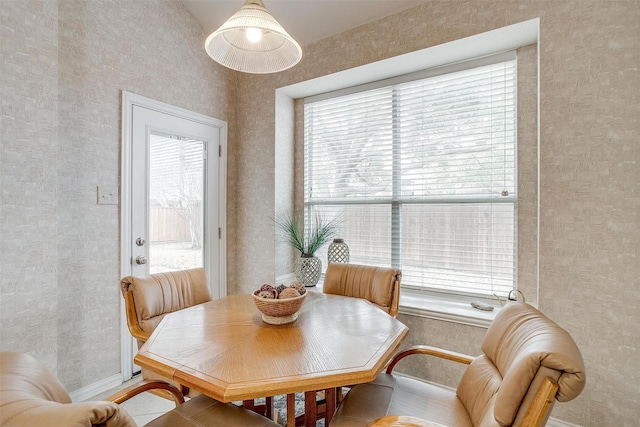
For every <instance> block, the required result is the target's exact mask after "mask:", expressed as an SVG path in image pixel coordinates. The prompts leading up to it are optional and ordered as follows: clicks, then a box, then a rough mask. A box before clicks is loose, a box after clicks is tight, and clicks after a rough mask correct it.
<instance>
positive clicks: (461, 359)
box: [387, 345, 475, 374]
mask: <svg viewBox="0 0 640 427" xmlns="http://www.w3.org/2000/svg"><path fill="white" fill-rule="evenodd" d="M413 354H427V355H430V356H436V357H439V358H441V359H447V360H452V361H454V362H458V363H464V364H466V365H468V364H470V363H471V362H473V360H474V359H475V357H471V356H468V355H466V354H462V353H456V352H455V351H449V350H444V349H441V348H437V347H431V346H428V345H416V346H413V347H409V348H407V349H405V350H403V351H401V352H399V353H398V354H396V355H395V356H394V357H393V359H391V362H390V363H389V366H387V374H390V373H391V371H393V368H394V367H395V366H396V364H397V363H398V362H399V361H400V360H402V359H404V358H405V357H407V356H411V355H413Z"/></svg>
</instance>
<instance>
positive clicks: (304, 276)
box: [275, 214, 339, 287]
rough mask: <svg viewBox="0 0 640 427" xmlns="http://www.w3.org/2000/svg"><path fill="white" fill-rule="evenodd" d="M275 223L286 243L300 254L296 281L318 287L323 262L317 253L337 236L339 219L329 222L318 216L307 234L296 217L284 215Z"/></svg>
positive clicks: (296, 268)
mask: <svg viewBox="0 0 640 427" xmlns="http://www.w3.org/2000/svg"><path fill="white" fill-rule="evenodd" d="M275 223H276V226H277V228H278V229H280V231H281V232H282V233H283V234H284V236H285V238H286V241H287V242H288V243H289V244H290V245H291V246H293V247H294V248H295V249H296V250H298V251H299V252H300V258H298V259H297V260H296V265H295V274H296V279H297V280H298V281H299V282H301V283H302V284H303V285H304V286H307V287H310V286H315V285H317V284H318V280H320V275H321V274H322V261H320V258H318V257H317V256H315V253H316V251H317V250H318V249H320V248H321V247H322V246H323V245H324V244H325V243H327V242H329V241H330V240H331V239H333V238H334V237H335V236H336V235H337V232H338V229H339V221H338V219H336V218H334V219H331V220H327V219H326V218H324V217H323V216H322V215H316V216H315V218H314V221H313V223H312V224H311V225H310V226H309V228H308V230H309V232H308V233H307V234H305V232H304V224H303V222H302V221H301V220H300V218H298V217H296V216H294V215H291V214H289V215H284V216H282V217H280V218H277V219H276V221H275Z"/></svg>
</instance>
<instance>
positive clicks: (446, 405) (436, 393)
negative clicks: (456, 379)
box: [330, 373, 473, 427]
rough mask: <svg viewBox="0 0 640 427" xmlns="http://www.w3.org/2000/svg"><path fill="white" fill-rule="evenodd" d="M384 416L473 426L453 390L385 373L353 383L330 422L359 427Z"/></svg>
mask: <svg viewBox="0 0 640 427" xmlns="http://www.w3.org/2000/svg"><path fill="white" fill-rule="evenodd" d="M386 415H410V416H413V417H418V418H422V419H425V420H429V421H433V422H436V423H440V424H444V425H450V426H456V427H473V425H472V424H471V420H470V419H469V415H468V414H467V411H466V410H465V408H464V406H463V405H462V402H460V400H459V399H458V397H457V396H456V392H455V390H451V389H448V388H445V387H442V386H438V385H435V384H430V383H427V382H423V381H419V380H416V379H413V378H408V377H403V376H399V375H389V374H387V373H382V374H380V375H379V376H378V377H377V378H376V379H375V380H374V381H373V382H371V383H367V384H359V385H356V386H354V387H353V388H352V389H351V390H350V391H349V393H347V395H346V396H345V398H344V400H343V401H342V403H341V404H340V407H339V408H338V410H337V411H336V414H335V415H334V417H333V419H332V420H331V424H330V425H331V427H356V426H360V427H363V426H366V425H367V424H369V423H370V422H371V421H374V420H376V419H378V418H381V417H384V416H386Z"/></svg>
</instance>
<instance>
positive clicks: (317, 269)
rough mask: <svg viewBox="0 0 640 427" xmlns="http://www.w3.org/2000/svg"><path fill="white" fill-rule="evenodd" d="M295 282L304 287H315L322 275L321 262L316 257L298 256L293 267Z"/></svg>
mask: <svg viewBox="0 0 640 427" xmlns="http://www.w3.org/2000/svg"><path fill="white" fill-rule="evenodd" d="M295 274H296V280H297V281H298V282H300V283H302V284H303V285H304V286H306V287H311V286H315V285H317V284H318V281H319V280H320V275H321V274H322V261H320V258H318V257H317V256H304V255H302V256H300V258H298V259H297V260H296V265H295Z"/></svg>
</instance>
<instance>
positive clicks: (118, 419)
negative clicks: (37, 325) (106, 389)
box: [0, 352, 278, 427]
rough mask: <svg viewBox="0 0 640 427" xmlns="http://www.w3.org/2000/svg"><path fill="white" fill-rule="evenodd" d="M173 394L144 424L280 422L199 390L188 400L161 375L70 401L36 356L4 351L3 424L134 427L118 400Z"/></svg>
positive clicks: (254, 425)
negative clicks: (168, 406)
mask: <svg viewBox="0 0 640 427" xmlns="http://www.w3.org/2000/svg"><path fill="white" fill-rule="evenodd" d="M154 389H161V390H164V391H167V392H169V393H170V394H171V396H172V397H173V399H174V401H175V402H176V405H177V406H176V408H175V409H173V410H171V411H169V412H167V413H165V414H163V415H161V416H160V417H158V418H156V419H155V420H153V421H151V422H150V423H148V424H146V427H206V426H209V427H213V426H224V427H278V425H277V424H275V423H273V422H272V421H270V420H268V419H267V418H265V417H262V416H260V415H258V414H256V413H255V412H251V411H248V410H246V409H243V408H241V407H238V406H235V405H233V404H230V403H227V404H225V403H220V402H218V401H216V400H213V399H210V398H208V397H206V396H203V395H200V396H198V397H196V398H194V399H191V400H189V401H187V402H185V401H184V398H183V396H182V394H181V393H180V391H179V390H178V389H177V388H176V387H174V386H172V385H171V384H168V383H166V382H162V381H141V382H139V383H136V384H134V385H133V386H131V387H129V388H126V389H124V390H122V391H120V392H118V393H116V394H114V395H112V396H110V397H108V398H106V399H105V400H104V401H94V402H71V398H70V397H69V394H68V393H67V391H66V390H65V388H64V386H63V385H62V384H61V383H60V381H59V380H58V379H57V378H56V377H55V375H53V373H52V372H51V371H49V370H48V369H47V368H46V367H45V366H44V365H43V364H41V363H40V362H39V361H38V360H36V359H35V358H33V357H32V356H29V355H27V354H24V353H14V352H2V353H0V426H2V427H51V426H56V427H136V423H135V421H134V420H133V419H132V418H131V416H130V415H129V414H128V413H127V411H125V410H124V409H123V408H122V407H121V406H120V405H119V404H120V403H123V402H124V401H126V400H128V399H130V398H132V397H134V396H136V395H138V394H140V393H142V392H145V391H149V390H154Z"/></svg>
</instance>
